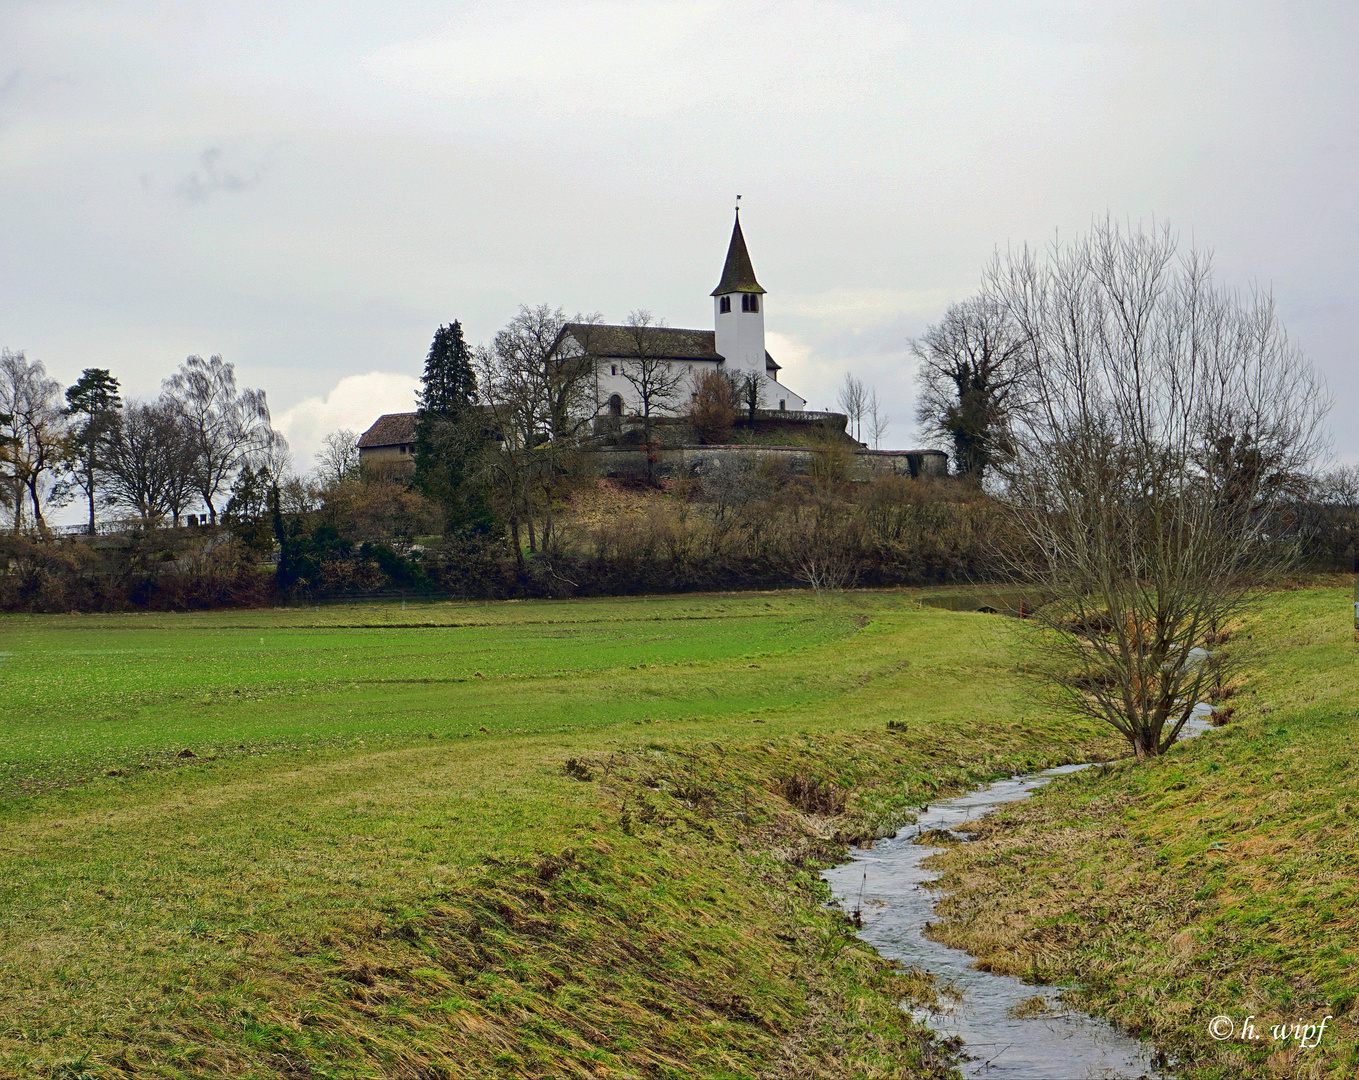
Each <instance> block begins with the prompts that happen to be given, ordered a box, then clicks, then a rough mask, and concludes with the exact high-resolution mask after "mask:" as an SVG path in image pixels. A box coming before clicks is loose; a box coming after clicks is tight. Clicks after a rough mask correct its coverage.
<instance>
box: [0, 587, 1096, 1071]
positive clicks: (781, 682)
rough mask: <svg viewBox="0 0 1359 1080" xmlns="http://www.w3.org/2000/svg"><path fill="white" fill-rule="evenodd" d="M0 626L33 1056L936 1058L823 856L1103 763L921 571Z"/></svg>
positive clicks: (760, 1067)
mask: <svg viewBox="0 0 1359 1080" xmlns="http://www.w3.org/2000/svg"><path fill="white" fill-rule="evenodd" d="M0 635H3V639H2V640H0V652H3V653H4V654H6V655H4V656H3V658H0V694H3V699H2V700H4V702H5V703H6V707H5V713H4V718H3V723H2V724H0V761H3V763H4V764H3V772H2V773H0V776H3V780H0V783H3V785H4V786H3V797H2V798H0V816H3V824H4V828H3V833H2V834H0V835H2V836H3V839H2V840H0V927H3V930H2V932H0V942H3V946H2V949H3V951H2V952H0V1075H6V1076H15V1077H19V1076H24V1077H27V1076H48V1077H152V1076H155V1077H169V1076H232V1077H322V1076H333V1077H421V1078H424V1077H442V1076H448V1077H484V1076H617V1077H623V1076H677V1077H678V1076H754V1075H765V1076H825V1077H838V1076H847V1075H855V1076H899V1075H901V1074H902V1072H903V1070H913V1071H912V1072H911V1075H931V1074H937V1073H940V1072H941V1071H942V1070H943V1069H944V1067H945V1065H944V1062H943V1059H942V1058H940V1057H939V1056H938V1053H937V1048H935V1047H933V1046H932V1045H931V1044H930V1043H929V1042H928V1040H927V1039H926V1038H925V1037H924V1036H923V1035H922V1033H921V1032H920V1031H919V1030H918V1029H915V1028H914V1027H913V1026H912V1024H911V1023H910V1021H909V1019H908V1018H907V1017H906V1016H905V1015H904V1014H903V1013H902V1012H901V1011H900V1010H899V1009H897V1008H896V1005H895V1002H896V1001H897V1000H899V999H901V998H915V999H920V998H927V997H928V996H929V994H930V993H932V989H931V987H930V986H929V984H928V981H927V980H925V979H922V978H921V977H920V976H919V975H918V974H912V973H908V972H901V971H897V970H894V969H892V968H891V967H890V966H888V965H886V964H884V963H883V962H882V961H881V960H880V959H879V958H877V957H876V956H874V955H873V954H872V953H870V952H869V951H867V950H866V949H864V948H863V947H861V946H860V945H859V944H858V943H857V942H856V941H855V940H854V938H853V936H852V933H851V932H850V929H849V928H848V926H847V925H846V924H845V922H844V920H843V919H842V918H839V917H836V916H834V915H833V914H831V913H828V912H827V911H825V910H823V909H822V907H821V901H822V899H823V898H824V892H823V890H822V888H821V886H820V883H819V881H818V880H817V878H816V876H815V866H816V865H817V864H818V860H820V859H825V858H830V857H833V856H834V854H835V852H836V851H837V850H838V849H839V847H840V846H841V845H842V844H843V842H844V841H845V840H846V839H849V838H853V837H858V836H865V835H872V834H873V833H878V832H882V831H884V830H887V829H890V828H891V827H892V826H893V825H894V824H895V823H896V822H897V821H899V820H900V818H901V815H902V810H903V807H907V806H909V805H912V804H914V803H918V802H920V801H921V800H922V798H926V797H928V796H929V795H930V794H932V793H934V792H937V791H939V790H943V789H947V788H949V787H951V786H957V785H960V784H965V783H968V782H970V781H972V780H974V779H979V778H982V777H985V776H987V775H992V774H995V773H997V772H1000V771H1004V770H1009V769H1015V768H1025V767H1035V766H1039V765H1042V764H1047V763H1052V762H1055V761H1059V760H1072V759H1076V758H1080V757H1083V756H1085V755H1087V754H1090V753H1099V752H1100V748H1099V747H1098V746H1097V733H1095V732H1093V731H1091V730H1080V729H1071V728H1069V727H1067V726H1065V725H1062V724H1058V723H1056V722H1055V721H1053V720H1052V719H1051V718H1049V717H1047V716H1045V715H1044V714H1043V712H1042V710H1040V709H1039V708H1037V707H1035V706H1034V705H1033V704H1032V703H1031V700H1030V698H1029V696H1028V695H1027V693H1026V688H1025V687H1024V686H1023V684H1022V680H1021V679H1019V678H1017V677H1016V673H1015V670H1014V669H1015V658H1014V655H1013V654H1012V652H1011V649H1012V647H1013V646H1012V644H1011V639H1010V637H1009V634H1008V628H1007V627H1006V626H1005V625H1004V624H1003V622H1002V620H1000V619H998V618H996V617H994V616H986V615H976V614H962V613H953V612H948V611H943V610H922V609H920V608H919V607H918V606H917V604H916V603H915V601H914V598H913V597H912V596H911V595H910V594H905V593H893V594H853V595H849V596H846V597H845V598H843V599H841V600H836V601H831V602H819V601H817V600H815V599H814V598H812V597H810V596H789V595H787V594H784V595H771V596H758V595H754V596H737V597H725V596H723V597H684V598H672V599H663V600H650V601H646V600H626V601H617V600H607V601H572V602H560V603H553V602H544V603H522V604H500V605H430V606H426V607H420V608H417V607H415V606H414V605H411V606H410V607H409V608H407V609H406V610H405V611H402V610H401V608H400V607H399V605H398V606H396V607H389V608H374V607H368V608H353V609H334V608H331V609H326V610H324V611H320V612H317V611H315V610H304V611H285V612H270V613H264V612H258V611H251V612H234V613H224V614H211V615H177V616H176V615H155V616H108V617H96V616H84V617H81V616H61V617H46V616H43V617H10V618H6V619H4V620H3V622H0ZM889 722H890V723H891V724H892V727H891V728H889V727H888V724H889ZM1106 749H1107V744H1106ZM189 754H191V755H192V756H187V755H189ZM790 779H792V780H796V781H803V782H804V783H803V784H802V785H801V786H799V785H798V784H796V783H794V784H788V783H787V781H789V780H790ZM812 783H815V784H817V785H820V786H816V787H809V784H812ZM828 785H831V786H828ZM832 786H833V787H832ZM786 796H791V797H792V799H793V802H792V803H790V802H789V800H788V798H787V797H786Z"/></svg>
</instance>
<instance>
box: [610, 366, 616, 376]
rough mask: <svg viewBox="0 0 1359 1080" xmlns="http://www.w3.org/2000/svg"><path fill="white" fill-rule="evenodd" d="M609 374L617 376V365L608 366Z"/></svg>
mask: <svg viewBox="0 0 1359 1080" xmlns="http://www.w3.org/2000/svg"><path fill="white" fill-rule="evenodd" d="M609 374H610V375H617V374H618V365H617V364H610V365H609Z"/></svg>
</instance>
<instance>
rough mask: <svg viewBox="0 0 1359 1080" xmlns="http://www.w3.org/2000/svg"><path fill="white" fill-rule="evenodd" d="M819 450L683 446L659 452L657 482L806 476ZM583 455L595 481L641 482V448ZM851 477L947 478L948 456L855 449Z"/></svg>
mask: <svg viewBox="0 0 1359 1080" xmlns="http://www.w3.org/2000/svg"><path fill="white" fill-rule="evenodd" d="M822 452H824V451H817V450H813V449H810V448H809V447H806V446H759V445H754V446H746V445H732V446H680V447H674V448H665V449H661V450H658V451H656V477H657V479H660V480H678V479H682V478H690V477H698V476H712V475H717V474H721V473H724V472H728V471H731V470H735V469H752V468H753V469H758V468H761V467H763V466H766V465H770V466H773V467H774V468H776V469H782V470H786V471H787V472H789V473H791V474H792V475H794V476H806V475H807V474H808V473H810V472H811V470H812V463H813V461H814V460H815V459H816V455H817V454H818V453H822ZM581 456H582V459H583V461H584V462H585V466H586V468H587V469H588V470H589V471H591V472H593V473H594V474H595V475H597V476H608V477H618V478H626V479H639V480H640V479H643V478H645V476H646V473H647V469H646V466H647V455H646V451H645V450H643V449H638V448H636V447H630V446H629V447H625V446H608V447H600V448H599V449H596V450H590V451H588V452H586V453H584V454H583V455H581ZM845 458H846V459H847V466H848V472H849V478H850V479H851V480H855V481H861V482H862V481H866V480H869V479H871V478H872V477H873V476H874V475H876V474H884V473H894V474H896V475H897V476H911V477H924V476H947V475H948V455H947V454H945V453H943V452H942V451H940V450H855V451H851V452H849V453H847V454H846V455H845Z"/></svg>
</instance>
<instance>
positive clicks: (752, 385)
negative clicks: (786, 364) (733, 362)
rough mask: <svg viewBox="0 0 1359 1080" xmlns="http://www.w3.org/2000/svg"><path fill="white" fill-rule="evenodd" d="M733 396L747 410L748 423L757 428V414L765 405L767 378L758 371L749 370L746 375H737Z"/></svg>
mask: <svg viewBox="0 0 1359 1080" xmlns="http://www.w3.org/2000/svg"><path fill="white" fill-rule="evenodd" d="M732 382H733V384H734V390H733V395H732V396H733V397H734V398H735V399H736V400H737V401H738V402H739V403H740V404H741V406H742V407H743V408H744V409H745V412H746V424H747V426H748V427H749V428H750V429H751V431H754V430H755V414H756V413H757V412H759V411H760V407H761V406H762V405H764V385H765V379H764V376H763V375H761V374H760V373H759V372H758V371H747V372H746V373H745V374H744V375H740V376H737V377H735V378H734V379H733V380H732Z"/></svg>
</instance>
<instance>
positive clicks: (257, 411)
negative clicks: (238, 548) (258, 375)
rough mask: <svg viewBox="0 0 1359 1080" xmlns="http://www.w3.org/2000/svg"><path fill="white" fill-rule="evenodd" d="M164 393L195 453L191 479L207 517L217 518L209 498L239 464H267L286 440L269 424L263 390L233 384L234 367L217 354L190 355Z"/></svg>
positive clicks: (227, 484)
mask: <svg viewBox="0 0 1359 1080" xmlns="http://www.w3.org/2000/svg"><path fill="white" fill-rule="evenodd" d="M164 385H165V396H166V398H167V399H168V400H171V401H173V402H175V404H176V405H177V406H178V408H179V410H180V412H181V413H182V414H183V417H184V420H185V423H186V425H187V429H188V431H189V432H190V437H191V438H192V440H193V448H194V454H195V466H194V477H195V483H196V487H197V489H198V496H199V498H201V499H202V500H203V505H204V506H205V507H207V510H208V516H209V518H210V519H211V520H212V521H213V522H216V520H217V506H216V503H215V502H214V500H215V499H217V498H218V496H219V494H220V493H221V492H222V490H223V489H225V488H228V487H230V485H231V479H232V477H233V476H234V475H235V474H236V472H237V471H238V470H239V469H240V468H241V466H242V465H244V464H246V463H247V462H250V463H252V464H255V465H258V464H260V463H262V462H266V461H267V462H269V463H270V464H271V465H274V466H277V464H278V463H277V462H276V461H274V460H272V459H273V458H275V457H277V456H278V455H279V454H280V451H281V450H282V449H283V447H286V443H282V442H281V438H280V436H279V435H278V434H277V433H276V432H275V431H274V429H273V428H272V427H271V426H270V423H269V404H268V401H267V400H266V398H265V395H264V391H263V390H252V389H250V388H248V387H238V386H237V385H236V368H235V365H234V364H229V363H226V362H225V361H224V360H223V359H222V358H221V356H213V357H211V358H210V359H208V360H204V359H203V358H202V357H201V356H190V357H189V358H188V359H187V360H185V361H184V363H183V364H181V365H180V367H179V371H177V372H176V373H175V374H174V375H173V376H171V377H170V378H168V379H166V380H165V384H164Z"/></svg>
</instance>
